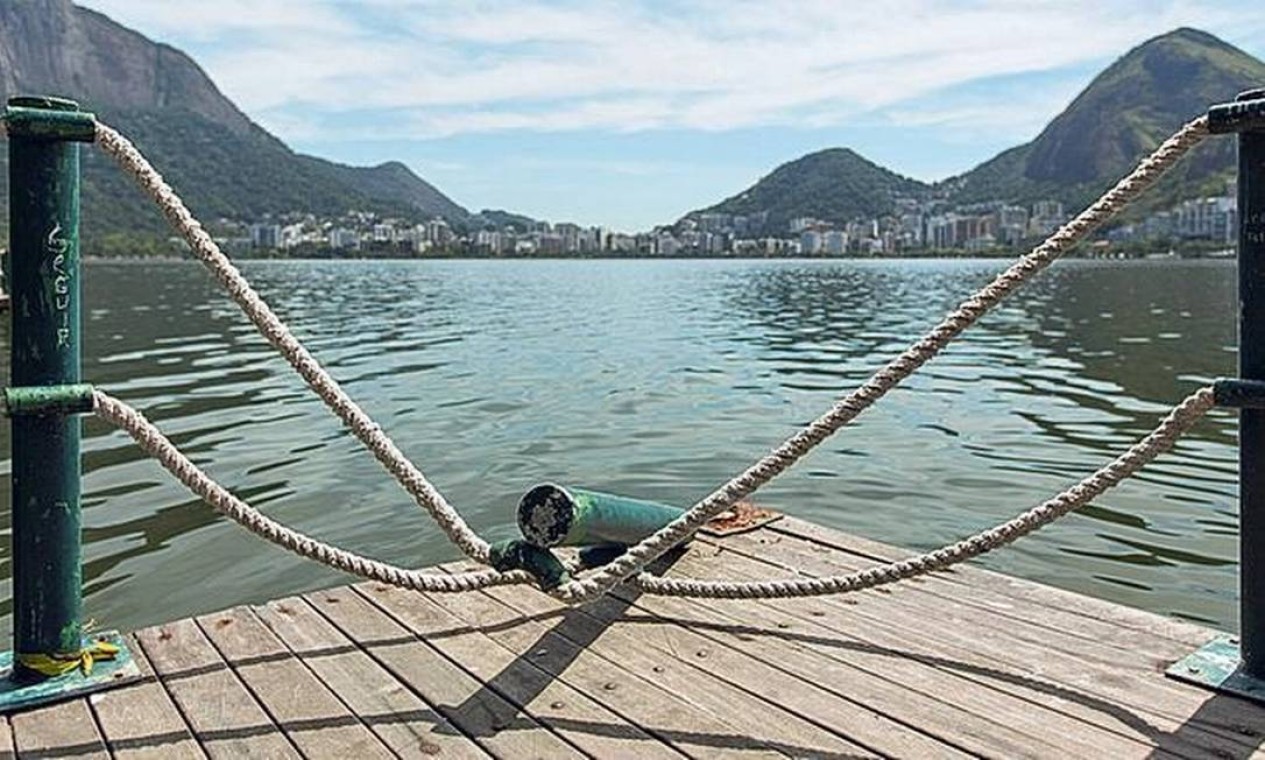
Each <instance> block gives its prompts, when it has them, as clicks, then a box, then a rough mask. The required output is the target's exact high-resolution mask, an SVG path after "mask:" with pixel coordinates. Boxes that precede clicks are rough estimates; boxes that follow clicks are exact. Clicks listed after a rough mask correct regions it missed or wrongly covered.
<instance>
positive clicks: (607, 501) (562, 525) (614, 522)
mask: <svg viewBox="0 0 1265 760" xmlns="http://www.w3.org/2000/svg"><path fill="white" fill-rule="evenodd" d="M684 512H685V510H683V509H679V508H677V507H670V506H668V505H666V504H658V503H656V502H653V501H641V500H638V499H629V498H625V497H623V496H615V495H612V494H608V493H599V492H597V491H586V490H583V489H580V488H570V489H567V488H563V487H562V486H558V485H554V484H552V483H545V484H542V485H538V486H536V487H535V488H533V489H531V490H530V491H528V492H527V493H526V494H525V495H524V496H523V498H522V500H521V501H519V503H518V529H519V530H520V531H522V533H523V538H524V539H526V540H527V541H528V542H529V543H531V544H535V545H536V546H543V547H550V546H594V545H601V544H622V545H631V544H635V543H637V542H638V541H640V540H641V539H643V538H645V537H646V536H649V535H651V534H653V533H654V532H655V531H657V530H659V529H660V528H662V527H663V526H665V525H667V524H668V523H670V522H672V521H673V520H675V519H676V518H678V517H680V516H681V515H682V514H684Z"/></svg>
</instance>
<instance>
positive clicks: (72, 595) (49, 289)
mask: <svg viewBox="0 0 1265 760" xmlns="http://www.w3.org/2000/svg"><path fill="white" fill-rule="evenodd" d="M9 104H10V107H9V108H7V109H5V113H4V118H5V121H6V123H7V126H8V131H9V223H10V233H9V234H10V245H9V247H10V254H9V268H10V281H9V285H10V288H11V294H10V295H11V305H12V308H11V309H10V314H11V315H12V320H13V331H12V350H11V361H10V367H11V372H12V382H13V385H15V386H19V387H27V388H30V387H36V386H53V385H55V386H64V385H73V384H77V383H79V357H80V332H79V309H80V297H79V146H78V144H77V142H83V141H89V140H91V139H92V131H91V129H89V127H90V126H91V125H92V124H93V122H94V120H93V117H92V114H88V113H83V112H81V111H79V108H78V106H77V105H76V104H74V103H72V102H70V101H64V100H58V99H53V98H14V99H13V100H10V101H9ZM10 424H11V425H12V431H13V499H12V504H13V539H12V540H13V597H14V611H13V617H14V631H13V637H14V651H15V652H16V653H17V654H18V656H19V657H21V656H23V655H40V654H43V655H69V654H73V653H77V652H79V651H80V650H81V647H82V639H81V625H80V611H81V610H80V593H81V585H82V574H81V569H80V516H79V496H80V485H79V476H80V463H79V436H80V422H79V419H78V418H77V417H75V416H67V415H60V414H46V415H34V416H28V415H18V416H14V417H13V418H12V420H11V421H10ZM14 672H15V675H16V676H18V677H19V678H39V677H40V676H38V675H36V674H35V673H34V672H33V671H30V670H27V669H25V668H24V667H23V666H22V665H21V664H20V663H18V664H17V665H16V666H15V671H14Z"/></svg>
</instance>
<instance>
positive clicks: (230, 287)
mask: <svg viewBox="0 0 1265 760" xmlns="http://www.w3.org/2000/svg"><path fill="white" fill-rule="evenodd" d="M97 143H98V144H100V146H101V148H102V150H104V151H105V152H106V153H107V154H109V155H110V156H112V157H113V158H114V159H115V160H116V161H118V163H119V165H120V166H121V167H123V170H124V171H126V172H127V173H128V174H130V175H131V176H132V178H133V179H135V180H136V183H137V184H138V185H139V186H140V187H141V189H142V190H144V191H145V193H146V194H147V195H148V196H149V197H150V198H152V199H153V200H154V202H155V203H157V204H158V206H159V208H160V209H162V212H163V214H164V215H165V216H166V217H167V220H168V221H169V222H171V224H172V226H173V227H175V228H176V231H177V232H179V233H180V235H181V237H183V238H184V239H185V242H187V243H188V244H189V248H190V249H192V251H193V254H194V255H195V256H197V257H198V259H199V260H200V261H201V262H202V263H203V264H205V265H206V267H207V268H208V269H210V270H211V273H212V274H213V275H215V278H216V279H217V280H219V281H220V284H221V285H223V286H224V289H225V290H227V291H228V293H229V295H230V296H232V298H233V300H234V301H236V302H237V305H238V306H240V307H241V309H242V311H243V312H245V314H246V316H247V318H249V319H250V321H251V322H252V323H253V324H254V325H255V327H256V328H257V329H258V330H259V332H260V333H261V334H262V335H263V336H264V338H265V339H267V341H268V342H269V343H270V344H272V346H273V347H274V348H275V349H277V351H278V352H280V353H281V355H282V356H284V357H285V360H286V361H287V362H289V363H290V366H292V367H294V369H295V371H297V372H298V373H299V375H300V376H302V377H303V379H304V380H305V381H306V382H307V384H308V387H310V388H311V389H312V390H313V391H315V392H316V395H318V396H320V398H321V400H322V401H324V402H325V405H326V406H328V407H329V408H330V410H331V411H333V412H334V414H336V415H338V417H339V418H340V419H342V421H343V423H344V424H346V425H347V427H348V428H350V429H351V431H352V433H354V434H355V436H356V438H358V439H360V442H361V443H363V444H364V445H365V447H366V448H368V449H369V450H370V451H371V452H373V455H374V456H375V457H376V458H377V460H378V461H379V462H381V463H382V465H383V466H384V467H385V468H386V469H387V471H388V472H390V473H391V474H392V475H393V476H394V477H395V479H396V480H398V481H399V482H400V485H402V486H403V487H404V490H406V491H408V493H409V495H411V496H412V497H413V499H414V500H415V501H416V502H417V503H418V504H419V505H420V506H421V507H422V508H424V509H425V510H426V511H427V512H429V513H430V515H431V517H433V518H434V519H435V522H436V523H438V524H439V527H440V529H441V530H443V531H444V534H445V535H447V536H448V538H449V540H451V541H452V542H453V543H454V544H456V545H457V546H458V547H459V548H460V549H461V551H463V552H465V554H466V556H468V557H470V558H471V559H474V560H477V561H479V562H483V563H484V564H486V563H487V561H488V556H489V554H488V553H489V546H488V543H487V541H484V540H483V539H482V538H481V537H480V536H479V535H478V534H477V533H475V532H474V531H473V530H471V528H470V526H469V525H467V524H466V521H465V520H463V519H462V518H461V515H459V514H457V511H456V510H455V509H453V508H452V506H451V505H450V504H449V503H448V501H447V500H446V499H444V496H443V494H441V493H440V492H439V490H438V489H436V488H435V487H434V486H433V485H431V483H430V481H429V480H427V479H426V476H425V475H424V474H422V471H421V470H420V469H418V468H417V466H416V465H414V464H413V463H412V462H411V461H409V459H408V458H407V457H406V456H404V453H403V452H402V451H400V449H399V447H398V446H396V445H395V442H394V441H392V440H391V438H390V436H388V435H387V434H386V433H385V432H383V430H382V428H381V427H380V426H379V425H378V424H377V423H375V422H374V421H373V420H372V419H371V418H370V417H369V415H368V414H366V413H365V411H364V410H363V409H361V408H360V406H359V405H358V404H357V403H356V402H355V401H353V400H352V399H351V397H350V396H348V395H347V393H346V392H345V391H343V389H342V388H341V387H340V386H339V384H338V381H336V380H335V379H334V378H333V377H332V376H331V375H330V374H329V372H327V371H326V370H325V368H324V367H322V366H321V365H320V363H319V362H317V361H316V359H315V357H313V356H312V354H311V353H309V352H308V350H307V348H305V347H304V346H303V344H302V343H300V342H299V340H298V338H296V337H294V334H293V333H292V332H290V328H288V327H286V325H285V323H284V322H282V321H281V319H280V318H279V317H278V316H277V315H276V313H275V312H273V310H272V308H271V307H269V306H268V304H267V303H266V302H265V301H264V300H263V298H261V297H260V296H259V294H258V293H257V292H255V289H254V288H252V287H251V285H250V283H249V282H247V281H246V278H245V277H243V276H242V273H241V272H240V271H238V269H237V267H235V266H233V262H232V261H230V260H229V259H228V257H227V256H225V255H224V253H223V252H222V251H221V250H220V247H219V246H218V245H216V243H215V241H214V240H212V239H211V236H210V235H208V234H207V232H206V230H204V229H202V225H201V223H199V222H198V220H197V219H194V218H193V214H191V213H189V209H188V208H186V207H185V205H184V202H183V201H181V200H180V197H179V196H178V195H176V193H175V191H174V190H172V189H171V186H170V185H168V184H167V183H166V181H164V180H163V178H162V175H161V174H159V173H158V171H157V170H156V169H154V167H153V166H151V165H150V163H149V161H147V160H146V159H145V157H144V156H142V155H141V153H140V151H138V150H137V149H136V147H135V146H133V145H132V143H131V142H130V141H128V140H127V138H125V137H123V136H122V135H120V134H119V133H118V132H116V131H115V130H114V129H112V128H110V127H108V126H106V125H105V124H102V123H101V122H97Z"/></svg>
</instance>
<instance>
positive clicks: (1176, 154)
mask: <svg viewBox="0 0 1265 760" xmlns="http://www.w3.org/2000/svg"><path fill="white" fill-rule="evenodd" d="M1207 136H1208V118H1207V117H1206V116H1201V117H1199V118H1198V119H1195V120H1194V121H1191V122H1190V123H1188V124H1186V125H1185V126H1183V127H1182V128H1181V129H1180V130H1178V131H1177V132H1176V133H1175V134H1174V135H1173V136H1172V137H1170V138H1169V139H1167V140H1165V141H1164V143H1163V144H1161V145H1160V146H1159V147H1158V148H1156V150H1155V152H1153V153H1152V154H1151V155H1150V156H1148V157H1147V158H1146V159H1144V160H1143V161H1142V162H1141V163H1140V164H1139V165H1138V167H1137V168H1136V169H1134V170H1133V172H1132V173H1131V174H1129V176H1127V177H1125V178H1124V179H1122V180H1120V182H1118V183H1117V184H1116V186H1115V187H1113V188H1112V189H1111V190H1108V191H1107V192H1106V193H1105V194H1104V195H1103V196H1102V197H1101V198H1099V199H1098V200H1097V201H1095V202H1094V204H1093V205H1092V206H1090V207H1089V208H1087V209H1085V210H1084V211H1082V212H1081V213H1080V215H1079V216H1077V217H1076V218H1075V219H1073V220H1072V221H1070V222H1068V223H1067V224H1065V225H1063V227H1062V228H1061V229H1060V230H1059V231H1058V232H1056V233H1055V234H1054V235H1052V236H1050V238H1049V239H1047V240H1046V241H1045V242H1044V243H1042V244H1041V245H1039V246H1037V247H1036V248H1034V249H1033V250H1032V251H1031V252H1030V253H1028V254H1027V255H1025V256H1024V257H1023V258H1021V259H1019V261H1017V262H1016V263H1015V264H1014V265H1012V266H1011V267H1010V268H1009V269H1007V270H1006V271H1005V272H1002V273H1001V274H1000V275H998V276H997V278H996V279H994V280H993V281H992V282H991V283H989V284H988V285H986V286H984V287H983V288H981V289H980V290H979V291H978V292H976V293H975V294H974V295H973V296H971V297H970V298H968V299H967V300H966V301H964V302H963V303H962V304H961V305H960V306H959V307H958V308H957V309H956V310H954V311H953V312H952V313H951V314H949V315H948V316H947V317H945V319H944V320H943V321H942V322H941V323H940V324H938V325H936V327H935V328H933V329H932V330H931V331H930V332H929V333H927V334H926V335H924V336H923V337H922V338H921V339H920V340H918V341H917V342H916V343H914V344H913V345H912V346H910V347H909V348H907V349H906V350H905V351H904V352H903V353H902V354H900V356H897V357H896V358H895V359H893V360H892V361H891V362H889V363H888V364H887V365H886V366H885V367H883V368H882V369H880V370H879V371H878V372H876V373H874V375H873V376H872V377H871V378H870V379H869V380H868V381H866V382H865V384H863V385H862V386H861V387H860V388H858V389H856V390H855V391H853V392H852V393H850V394H848V395H847V396H846V397H844V398H843V399H841V400H840V401H839V402H837V403H836V404H835V405H834V407H832V408H831V409H830V410H829V411H828V412H826V413H825V414H823V415H822V416H821V417H818V418H817V419H816V420H814V421H813V422H812V423H810V424H809V425H808V426H807V427H805V428H803V429H802V430H800V431H799V432H798V433H796V434H795V435H793V436H791V437H790V438H788V439H787V440H786V441H784V442H783V443H782V444H781V445H780V446H778V447H777V448H776V449H774V450H773V451H771V452H770V453H769V454H767V455H766V456H764V457H763V458H762V459H760V460H759V461H758V462H756V463H755V464H753V465H751V466H750V467H748V468H747V469H746V470H744V471H743V472H741V473H739V474H738V475H736V476H734V477H733V478H732V479H731V480H730V481H729V482H728V483H725V484H724V485H722V486H721V487H720V488H718V489H716V490H715V491H713V492H712V493H711V494H709V495H708V496H707V497H705V498H704V499H702V500H701V501H699V502H697V503H696V504H694V506H692V507H690V509H689V510H688V511H686V513H685V514H684V515H682V516H681V517H679V518H677V519H676V520H673V521H672V522H671V523H669V524H668V525H666V526H664V527H663V528H662V529H661V530H659V531H658V532H656V533H655V534H654V535H652V536H650V537H648V538H646V539H644V540H643V541H641V542H640V543H638V544H637V545H636V546H634V547H631V548H630V549H629V550H628V552H627V553H626V554H624V555H623V556H622V557H620V558H619V559H617V560H615V561H614V562H612V563H610V564H609V565H607V566H605V567H604V568H602V569H601V570H599V571H597V572H596V573H594V574H592V575H590V576H589V577H587V578H577V579H575V580H573V581H571V582H570V583H567V584H565V585H563V586H561V587H559V588H558V590H557V595H558V596H559V598H562V599H564V600H566V601H569V602H578V601H583V600H586V599H591V598H593V597H595V596H597V595H600V594H603V593H605V592H606V591H609V590H610V589H611V588H613V587H614V586H615V585H616V584H618V583H619V582H620V581H622V580H623V579H625V578H627V577H629V576H630V575H632V574H633V573H636V572H638V571H639V570H644V569H645V567H646V565H648V564H649V563H651V562H653V561H654V560H655V559H657V558H658V557H660V556H661V555H663V554H664V553H665V552H667V551H668V550H669V549H671V548H672V547H673V546H676V545H677V544H679V543H680V542H682V541H684V540H685V539H686V538H688V537H690V536H691V535H693V534H694V533H695V532H696V531H697V530H698V529H699V528H701V527H702V526H703V525H704V524H705V523H706V522H707V521H708V520H710V519H712V518H713V517H715V516H716V515H718V514H720V513H721V512H723V511H725V510H726V509H728V508H729V507H731V506H733V504H734V503H735V502H737V501H739V500H740V499H743V498H746V497H747V496H750V495H751V494H752V493H754V492H755V491H756V489H758V488H760V487H761V486H763V485H764V484H765V483H768V482H769V481H770V480H772V479H773V478H775V477H777V476H778V475H780V474H781V473H783V472H785V471H786V470H787V469H788V468H790V467H791V465H793V464H795V463H796V462H797V461H799V460H800V458H802V457H803V456H804V455H805V454H807V453H808V452H810V451H812V450H813V449H814V448H815V447H816V446H817V445H818V444H819V443H821V442H822V441H824V440H826V439H827V438H829V437H830V436H831V435H833V434H834V433H835V431H837V430H839V428H841V427H843V426H844V425H846V424H848V423H849V422H851V421H852V420H853V419H855V418H856V417H857V415H859V414H860V413H861V412H863V411H865V410H866V409H867V408H869V407H870V406H871V405H872V404H874V402H876V401H878V400H879V399H880V398H882V397H883V396H884V395H886V394H887V392H888V391H889V390H891V389H892V388H894V387H896V385H897V384H899V383H900V382H901V381H903V380H904V379H905V378H907V377H909V376H910V375H911V374H913V373H914V372H915V371H916V370H917V369H918V368H919V367H921V366H922V365H923V364H926V363H927V361H929V360H930V359H931V358H932V357H934V356H935V355H936V354H938V353H940V351H941V350H943V349H944V347H945V346H947V345H948V344H949V342H950V341H952V340H953V339H954V338H956V337H957V336H958V335H959V334H961V332H962V331H963V330H965V329H966V328H968V327H970V326H971V325H973V324H974V323H975V322H976V321H977V320H978V319H979V318H980V317H982V316H983V315H984V314H986V313H987V312H988V311H989V310H990V309H992V308H993V307H994V306H996V305H997V304H998V303H999V302H1000V301H1001V300H1002V299H1004V298H1005V297H1006V296H1008V295H1010V294H1011V293H1012V292H1014V291H1015V290H1016V289H1018V288H1019V286H1021V285H1022V284H1023V283H1024V282H1025V281H1027V280H1028V279H1029V278H1031V277H1032V276H1033V275H1035V274H1036V273H1038V272H1040V271H1041V270H1042V269H1044V268H1045V267H1047V266H1049V265H1050V264H1051V263H1052V262H1053V261H1054V260H1055V259H1057V258H1058V257H1059V256H1060V255H1061V254H1062V253H1064V252H1065V251H1067V250H1068V249H1069V248H1071V247H1072V246H1073V245H1075V244H1076V243H1078V242H1079V241H1080V240H1081V239H1083V238H1084V237H1085V236H1086V235H1088V234H1089V233H1090V232H1092V231H1093V230H1095V229H1097V228H1098V227H1100V226H1101V225H1102V224H1103V223H1104V222H1106V221H1107V220H1108V219H1110V218H1111V217H1112V216H1114V215H1115V214H1116V213H1117V212H1119V211H1120V209H1122V208H1123V207H1124V206H1126V205H1128V204H1129V203H1130V202H1132V201H1133V200H1134V199H1135V198H1136V197H1137V196H1138V195H1140V194H1141V193H1142V192H1144V191H1145V190H1146V189H1147V188H1149V187H1150V186H1151V185H1152V184H1154V183H1155V181H1156V180H1158V179H1159V178H1160V176H1161V175H1163V174H1164V172H1165V171H1167V170H1168V169H1169V167H1171V166H1172V165H1173V164H1174V163H1176V162H1177V161H1178V159H1180V158H1181V157H1182V156H1184V155H1185V154H1186V153H1187V152H1189V151H1190V149H1191V148H1193V147H1195V146H1196V145H1198V144H1199V143H1200V142H1201V141H1203V140H1204V138H1206V137H1207Z"/></svg>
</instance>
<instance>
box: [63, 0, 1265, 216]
mask: <svg viewBox="0 0 1265 760" xmlns="http://www.w3.org/2000/svg"><path fill="white" fill-rule="evenodd" d="M81 4H82V5H84V6H86V7H89V8H92V9H94V10H98V11H100V12H103V13H106V14H107V15H109V16H111V17H112V18H114V19H115V20H116V21H119V22H120V23H123V24H125V25H127V26H129V27H131V28H133V29H136V30H137V31H139V32H141V33H142V34H145V35H146V36H148V37H150V38H152V39H154V40H156V41H159V42H165V43H168V44H171V45H173V46H175V47H178V48H180V49H182V50H184V51H185V52H187V53H189V54H190V55H191V56H193V57H194V59H195V60H196V61H197V62H198V63H199V64H201V65H202V66H203V67H204V68H205V69H206V71H207V73H208V74H209V75H210V76H211V78H212V79H213V80H214V81H215V82H216V84H217V85H218V86H219V87H220V89H221V90H222V91H223V92H224V93H225V94H226V95H227V96H228V97H229V98H231V99H232V100H234V102H236V103H237V104H238V106H239V107H241V108H242V109H243V110H244V111H245V112H246V113H247V115H248V116H250V117H251V118H252V119H254V120H255V121H256V122H258V123H259V124H261V125H262V126H263V127H265V128H266V129H268V130H269V131H270V132H272V133H273V134H275V135H277V136H278V137H280V138H281V139H282V140H284V141H286V142H287V143H288V144H289V145H290V146H291V147H292V148H294V149H295V150H298V151H301V152H305V153H312V154H314V155H318V156H322V157H324V158H329V159H332V160H335V161H341V162H345V163H352V164H376V163H381V162H383V161H388V160H400V161H403V162H404V163H406V164H408V165H409V166H410V167H411V168H412V169H413V170H414V171H416V172H417V173H418V174H419V175H421V176H422V177H424V178H425V179H427V180H428V181H430V182H432V183H433V184H435V185H436V186H437V187H438V188H439V189H440V190H442V191H443V192H444V193H445V194H447V195H449V196H450V197H451V198H453V200H455V201H457V202H458V203H460V204H462V205H464V206H466V207H468V208H470V209H471V211H478V210H479V209H482V208H503V209H507V210H510V211H514V212H519V213H523V214H527V215H530V216H533V217H538V218H545V219H550V220H554V221H573V222H577V223H579V224H583V225H603V226H607V227H611V228H614V229H619V230H629V231H631V230H642V229H649V228H650V227H652V226H654V225H656V224H662V223H669V222H672V221H674V220H676V219H678V218H680V217H681V216H682V215H684V214H685V213H687V212H689V211H691V210H693V209H696V208H699V207H702V206H706V205H710V204H712V203H715V202H717V201H719V200H721V199H723V198H724V197H726V196H728V195H730V194H733V193H737V192H739V191H741V190H742V189H744V188H746V187H747V186H749V185H751V184H752V183H753V182H755V181H756V180H757V179H759V178H760V177H761V176H763V175H765V174H767V173H768V172H769V171H771V170H772V169H773V168H774V167H776V166H777V165H778V164H781V163H783V162H785V161H789V160H792V159H794V158H797V157H798V156H800V155H803V154H804V153H808V152H812V151H815V150H820V149H823V148H828V147H840V146H841V147H850V148H853V149H854V150H856V151H857V152H859V153H861V154H862V155H864V156H865V157H867V158H869V159H870V160H872V161H875V162H877V163H880V164H882V165H884V166H886V167H887V168H889V169H892V170H893V171H897V172H899V173H902V174H905V175H908V176H911V177H914V178H916V179H920V180H924V181H935V180H939V179H943V178H945V177H947V176H951V175H954V174H958V173H961V172H963V171H966V170H968V169H970V168H971V167H973V166H975V165H976V164H978V163H980V162H982V161H985V160H987V159H989V158H991V157H992V156H993V155H995V154H996V153H998V152H999V151H1001V150H1004V149H1006V148H1009V147H1012V146H1014V145H1017V144H1020V143H1022V142H1025V141H1027V140H1029V139H1031V138H1032V137H1034V136H1035V135H1036V134H1037V132H1039V131H1040V129H1041V128H1042V127H1043V126H1044V125H1045V124H1046V122H1048V121H1049V120H1050V119H1051V118H1053V117H1054V116H1055V115H1057V113H1058V112H1059V111H1061V110H1062V109H1063V108H1064V107H1065V106H1066V105H1067V103H1068V102H1070V100H1071V99H1072V98H1073V97H1074V96H1075V94H1076V93H1077V92H1079V91H1080V90H1081V89H1082V88H1083V87H1084V86H1085V85H1087V84H1088V83H1089V81H1090V79H1091V78H1092V77H1093V76H1094V75H1095V74H1097V73H1098V72H1099V71H1101V70H1102V69H1103V68H1104V67H1106V66H1107V65H1109V64H1110V63H1111V62H1112V61H1113V60H1115V59H1116V58H1117V57H1119V56H1120V55H1123V54H1124V53H1125V52H1127V50H1128V49H1130V48H1132V47H1134V46H1136V45H1138V44H1140V43H1142V42H1143V41H1145V40H1146V39H1149V38H1151V37H1154V36H1157V35H1159V34H1163V33H1165V32H1168V31H1171V30H1172V29H1175V28H1177V27H1180V26H1192V27H1195V28H1199V29H1203V30H1204V31H1208V32H1210V33H1212V34H1215V35H1217V36H1219V37H1221V38H1222V39H1224V40H1225V41H1227V42H1229V43H1231V44H1233V45H1236V46H1238V47H1240V48H1242V49H1243V50H1245V51H1246V52H1248V53H1250V54H1252V55H1254V56H1256V57H1258V58H1265V14H1260V13H1259V9H1258V8H1257V7H1256V4H1255V3H1254V2H1250V1H1239V0H1234V1H1232V2H1221V1H1218V2H1200V1H1198V0H1195V1H1193V2H1135V3H1125V2H1090V1H1088V0H1087V1H1084V2H1080V1H1077V0H1069V1H1067V2H1058V3H1055V2H1013V0H975V1H973V2H958V3H935V2H930V0H903V1H901V2H892V3H886V4H884V5H883V7H882V8H878V9H876V8H874V7H869V8H866V9H861V8H860V7H853V5H852V4H844V3H835V2H825V1H823V2H795V3H779V2H773V1H764V2H754V1H752V0H732V1H730V2H717V1H715V0H708V1H706V2H697V3H684V2H670V1H666V0H665V1H662V2H660V1H657V0H638V1H636V2H632V1H629V2H620V3H613V2H597V3H543V2H522V1H512V0H506V1H503V2H471V3H458V2H446V1H444V0H434V1H428V0H364V1H363V2H356V3H351V2H345V1H344V0H270V2H267V3H261V2H247V0H223V1H222V2H219V3H215V4H210V3H170V2H167V0H82V2H81ZM1228 95H1229V94H1228Z"/></svg>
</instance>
